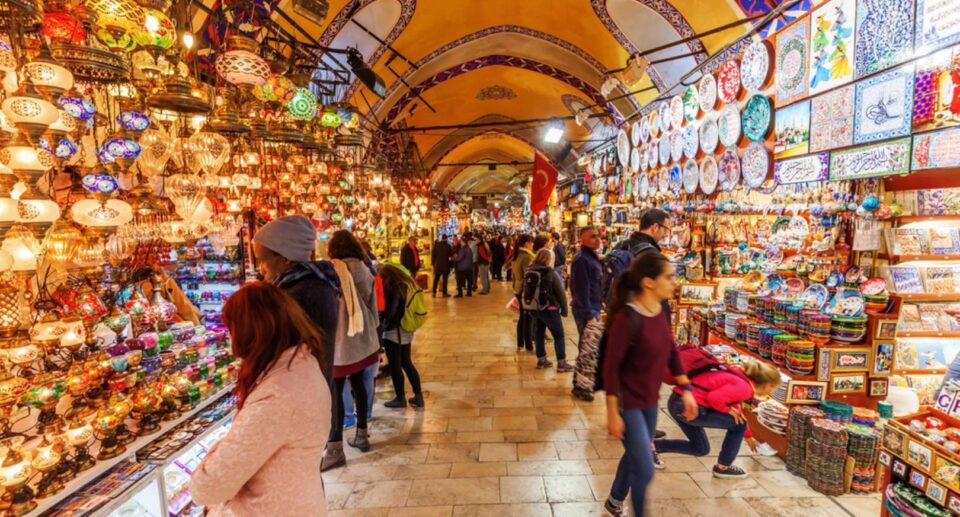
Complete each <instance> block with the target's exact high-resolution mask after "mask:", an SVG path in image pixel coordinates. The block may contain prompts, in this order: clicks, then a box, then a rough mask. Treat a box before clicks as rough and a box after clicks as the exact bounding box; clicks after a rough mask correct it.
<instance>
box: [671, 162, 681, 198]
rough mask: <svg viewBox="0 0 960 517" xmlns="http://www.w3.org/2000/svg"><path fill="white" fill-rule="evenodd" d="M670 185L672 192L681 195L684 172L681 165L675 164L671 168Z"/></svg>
mask: <svg viewBox="0 0 960 517" xmlns="http://www.w3.org/2000/svg"><path fill="white" fill-rule="evenodd" d="M668 183H669V187H670V192H673V193H674V194H679V193H680V189H681V188H682V187H683V170H682V169H681V168H680V164H678V163H675V164H673V165H671V166H670V172H669V180H668Z"/></svg>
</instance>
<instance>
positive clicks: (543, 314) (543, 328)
mask: <svg viewBox="0 0 960 517" xmlns="http://www.w3.org/2000/svg"><path fill="white" fill-rule="evenodd" d="M530 314H531V315H532V316H533V318H534V320H535V324H536V326H537V327H536V332H535V334H534V339H535V343H536V346H537V357H538V358H540V359H543V358H546V357H547V347H546V339H547V329H548V328H549V329H550V334H551V335H552V336H553V348H554V350H555V351H556V353H557V361H564V360H566V359H567V350H566V343H564V342H563V320H562V319H560V311H551V310H546V311H530Z"/></svg>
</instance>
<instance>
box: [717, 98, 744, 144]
mask: <svg viewBox="0 0 960 517" xmlns="http://www.w3.org/2000/svg"><path fill="white" fill-rule="evenodd" d="M717 129H718V131H719V137H720V143H721V144H723V145H724V147H734V146H736V145H737V140H740V112H739V111H738V110H737V105H736V104H728V105H727V106H725V107H724V108H723V109H722V110H720V118H719V119H717Z"/></svg>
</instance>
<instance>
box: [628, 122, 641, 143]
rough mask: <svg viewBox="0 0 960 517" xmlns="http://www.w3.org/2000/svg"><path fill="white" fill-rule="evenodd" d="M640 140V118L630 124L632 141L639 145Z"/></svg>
mask: <svg viewBox="0 0 960 517" xmlns="http://www.w3.org/2000/svg"><path fill="white" fill-rule="evenodd" d="M640 140H641V139H640V121H639V120H638V121H636V122H634V123H633V124H632V125H631V126H630V143H631V144H633V146H634V147H637V146H638V145H640Z"/></svg>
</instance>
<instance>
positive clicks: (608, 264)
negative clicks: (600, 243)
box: [600, 242, 657, 304]
mask: <svg viewBox="0 0 960 517" xmlns="http://www.w3.org/2000/svg"><path fill="white" fill-rule="evenodd" d="M651 250H652V251H656V250H657V248H656V247H655V246H654V245H653V244H650V243H649V242H641V243H639V244H634V245H633V246H631V247H629V248H618V249H615V250H613V251H611V252H610V253H608V254H607V256H606V257H604V258H603V270H602V272H601V276H600V296H601V299H602V300H603V301H604V304H606V303H608V302H609V301H610V290H611V289H613V283H614V282H615V281H616V280H617V277H619V276H620V273H622V272H624V271H626V269H627V268H629V267H630V263H631V262H633V259H635V258H637V257H639V256H640V255H641V254H643V253H646V252H647V251H651Z"/></svg>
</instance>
